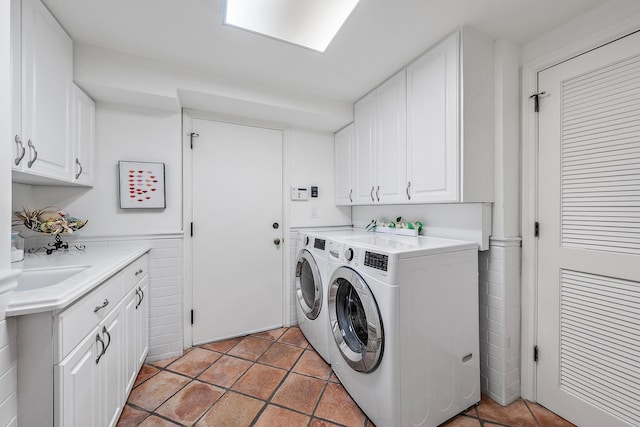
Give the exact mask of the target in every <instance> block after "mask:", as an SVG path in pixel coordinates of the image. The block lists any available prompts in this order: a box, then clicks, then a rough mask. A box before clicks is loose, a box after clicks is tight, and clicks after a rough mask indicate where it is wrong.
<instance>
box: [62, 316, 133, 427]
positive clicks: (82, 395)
mask: <svg viewBox="0 0 640 427" xmlns="http://www.w3.org/2000/svg"><path fill="white" fill-rule="evenodd" d="M124 338H125V330H124V322H123V315H122V304H119V305H118V307H116V308H115V309H113V310H112V311H111V313H110V314H109V315H108V316H107V317H105V320H104V321H103V322H102V323H101V324H100V325H98V327H96V328H94V329H93V330H92V331H91V332H90V333H89V335H88V336H87V337H85V339H84V341H83V342H82V343H81V344H80V345H78V346H77V347H76V348H75V349H74V350H73V351H72V352H71V354H70V355H69V356H68V357H67V358H66V359H65V360H64V361H62V362H61V363H60V364H58V365H56V367H55V370H56V380H54V382H55V383H56V392H55V395H56V396H57V397H58V399H60V402H59V404H57V405H54V406H55V407H57V408H60V411H59V412H58V414H57V415H56V425H58V426H87V427H90V426H96V427H100V426H113V425H115V424H116V423H117V422H118V417H119V416H120V413H121V412H122V405H123V403H124V402H123V395H124V390H123V387H122V376H121V375H115V373H117V372H122V363H123V351H122V350H123V344H124Z"/></svg>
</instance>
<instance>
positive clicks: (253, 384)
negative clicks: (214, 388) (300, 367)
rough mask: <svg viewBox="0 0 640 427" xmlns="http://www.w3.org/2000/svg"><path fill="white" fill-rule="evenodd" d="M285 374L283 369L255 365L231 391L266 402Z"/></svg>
mask: <svg viewBox="0 0 640 427" xmlns="http://www.w3.org/2000/svg"><path fill="white" fill-rule="evenodd" d="M286 374H287V371H285V370H284V369H279V368H273V367H271V366H267V365H261V364H255V365H253V366H252V367H251V368H249V370H248V371H247V372H246V373H245V374H244V376H243V377H242V378H240V379H239V380H238V382H236V383H235V384H234V385H233V387H232V390H235V391H239V392H241V393H245V394H248V395H249V396H253V397H257V398H258V399H262V400H266V399H268V398H269V397H270V396H271V395H272V394H273V392H274V391H275V390H276V388H277V387H278V386H279V385H280V382H281V381H282V379H283V378H284V377H285V375H286Z"/></svg>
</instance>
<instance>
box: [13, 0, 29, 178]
mask: <svg viewBox="0 0 640 427" xmlns="http://www.w3.org/2000/svg"><path fill="white" fill-rule="evenodd" d="M21 19H22V18H21V7H20V0H11V69H10V70H11V137H12V138H13V148H12V151H11V168H12V169H14V170H20V169H22V164H23V163H26V162H27V160H25V157H26V147H25V145H24V144H25V143H24V142H23V141H22V114H21V111H22V75H21V74H22V34H21V28H22V25H21Z"/></svg>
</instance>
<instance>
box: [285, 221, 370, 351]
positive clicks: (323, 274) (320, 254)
mask: <svg viewBox="0 0 640 427" xmlns="http://www.w3.org/2000/svg"><path fill="white" fill-rule="evenodd" d="M359 235H366V231H364V230H356V229H348V230H333V231H300V232H299V233H298V246H297V253H298V256H297V261H296V271H295V283H296V300H297V303H296V313H297V317H298V326H299V327H300V331H302V333H303V335H304V336H305V338H306V339H307V341H308V342H309V344H311V346H312V347H313V348H314V349H315V351H316V352H317V353H318V354H319V355H320V356H321V357H322V358H323V359H324V360H325V361H326V362H327V363H331V361H330V357H329V317H328V315H327V290H328V284H329V276H328V271H327V252H326V241H327V238H328V237H329V236H342V237H353V236H359Z"/></svg>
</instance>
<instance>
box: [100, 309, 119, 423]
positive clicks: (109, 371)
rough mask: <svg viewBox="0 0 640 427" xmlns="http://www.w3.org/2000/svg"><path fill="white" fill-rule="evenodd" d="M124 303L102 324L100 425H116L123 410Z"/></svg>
mask: <svg viewBox="0 0 640 427" xmlns="http://www.w3.org/2000/svg"><path fill="white" fill-rule="evenodd" d="M122 313H123V312H122V305H119V306H118V307H116V308H115V309H113V310H112V311H111V313H109V315H108V316H107V317H105V319H104V322H103V323H102V325H101V326H100V333H101V335H102V339H103V340H104V341H105V351H104V354H103V355H102V358H101V359H100V363H98V371H99V381H100V391H101V393H100V404H101V408H100V425H101V426H109V427H110V426H115V425H116V423H117V422H118V418H119V417H120V413H121V412H122V405H123V403H124V395H123V388H124V386H123V384H122V379H123V374H122V372H123V369H124V368H123V364H122V360H123V358H124V327H123V325H124V323H123V314H122Z"/></svg>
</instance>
